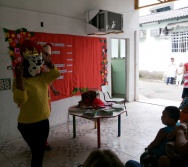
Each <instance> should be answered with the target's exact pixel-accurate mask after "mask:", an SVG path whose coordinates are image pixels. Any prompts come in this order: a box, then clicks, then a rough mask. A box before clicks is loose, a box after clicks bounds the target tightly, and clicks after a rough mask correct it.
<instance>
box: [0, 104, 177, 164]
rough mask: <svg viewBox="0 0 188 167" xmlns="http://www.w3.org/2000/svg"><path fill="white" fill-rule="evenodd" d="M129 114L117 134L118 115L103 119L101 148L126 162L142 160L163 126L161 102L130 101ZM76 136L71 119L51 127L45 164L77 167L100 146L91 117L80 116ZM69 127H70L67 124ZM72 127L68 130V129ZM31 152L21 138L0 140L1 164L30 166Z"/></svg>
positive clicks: (122, 121) (128, 105)
mask: <svg viewBox="0 0 188 167" xmlns="http://www.w3.org/2000/svg"><path fill="white" fill-rule="evenodd" d="M172 105H173V104H172ZM126 106H127V110H128V116H126V114H123V115H122V117H121V123H122V124H121V125H122V126H121V137H117V128H118V125H117V118H111V119H102V121H101V149H104V148H109V149H112V150H113V151H115V152H116V153H117V154H118V156H119V157H120V159H121V160H122V161H123V162H124V163H125V162H126V161H127V160H129V159H136V160H139V156H140V154H141V153H142V152H143V151H144V148H145V147H146V146H147V145H148V144H149V143H150V142H151V141H152V140H153V139H154V137H155V135H156V133H157V131H158V130H159V128H160V127H162V126H163V125H162V123H161V112H162V110H163V109H164V106H162V105H153V104H147V103H143V102H131V103H127V104H126ZM76 120H77V138H75V139H73V131H72V122H69V124H62V125H59V126H57V127H54V128H51V129H50V134H49V139H48V141H49V143H50V145H51V147H52V150H51V151H48V152H45V157H44V163H43V164H44V165H43V167H77V166H78V165H79V164H82V163H83V162H84V160H85V159H86V158H87V156H88V155H89V153H90V152H91V151H92V150H95V149H98V148H97V134H96V133H97V131H96V129H94V124H93V122H92V121H90V120H86V119H82V118H77V119H76ZM68 127H69V128H68ZM68 129H69V131H68ZM30 159H31V153H30V150H29V148H28V146H27V144H26V143H25V142H24V140H23V139H22V138H17V139H15V140H12V141H7V142H4V143H0V167H29V164H30Z"/></svg>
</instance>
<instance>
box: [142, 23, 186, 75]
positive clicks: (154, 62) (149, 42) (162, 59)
mask: <svg viewBox="0 0 188 167" xmlns="http://www.w3.org/2000/svg"><path fill="white" fill-rule="evenodd" d="M185 20H188V19H182V20H180V21H185ZM180 21H179V22H180ZM172 22H175V21H171V22H165V23H160V24H158V23H151V24H143V26H142V27H140V30H146V31H147V35H146V38H144V39H139V70H146V71H150V72H153V71H159V72H165V71H166V70H167V67H168V64H169V63H170V57H174V58H175V64H176V65H177V66H178V65H179V63H185V62H187V53H179V52H178V53H172V50H171V39H161V38H160V36H157V37H151V36H150V30H151V29H156V28H164V27H165V26H166V25H167V24H169V23H172ZM183 30H184V31H188V28H185V29H183Z"/></svg>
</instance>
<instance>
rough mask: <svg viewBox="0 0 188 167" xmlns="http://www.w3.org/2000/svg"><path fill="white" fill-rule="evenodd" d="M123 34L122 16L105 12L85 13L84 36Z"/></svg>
mask: <svg viewBox="0 0 188 167" xmlns="http://www.w3.org/2000/svg"><path fill="white" fill-rule="evenodd" d="M122 32H123V15H122V14H120V13H114V12H110V11H107V10H99V9H97V10H93V11H89V12H86V34H88V35H90V34H108V33H122Z"/></svg>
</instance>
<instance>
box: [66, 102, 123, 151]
mask: <svg viewBox="0 0 188 167" xmlns="http://www.w3.org/2000/svg"><path fill="white" fill-rule="evenodd" d="M68 111H69V114H70V115H72V116H73V138H76V117H81V118H86V119H90V120H93V121H95V122H96V123H97V142H98V148H100V147H101V134H100V133H101V132H100V120H101V118H114V117H118V137H120V136H121V114H123V113H124V112H126V109H125V108H123V109H122V110H120V111H114V112H113V115H111V116H98V115H97V116H95V117H89V116H85V115H84V112H85V111H86V109H80V108H77V106H72V107H69V109H68Z"/></svg>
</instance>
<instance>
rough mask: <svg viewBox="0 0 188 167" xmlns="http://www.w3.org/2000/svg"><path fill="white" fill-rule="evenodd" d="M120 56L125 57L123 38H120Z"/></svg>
mask: <svg viewBox="0 0 188 167" xmlns="http://www.w3.org/2000/svg"><path fill="white" fill-rule="evenodd" d="M120 57H121V58H122V57H125V39H120Z"/></svg>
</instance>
